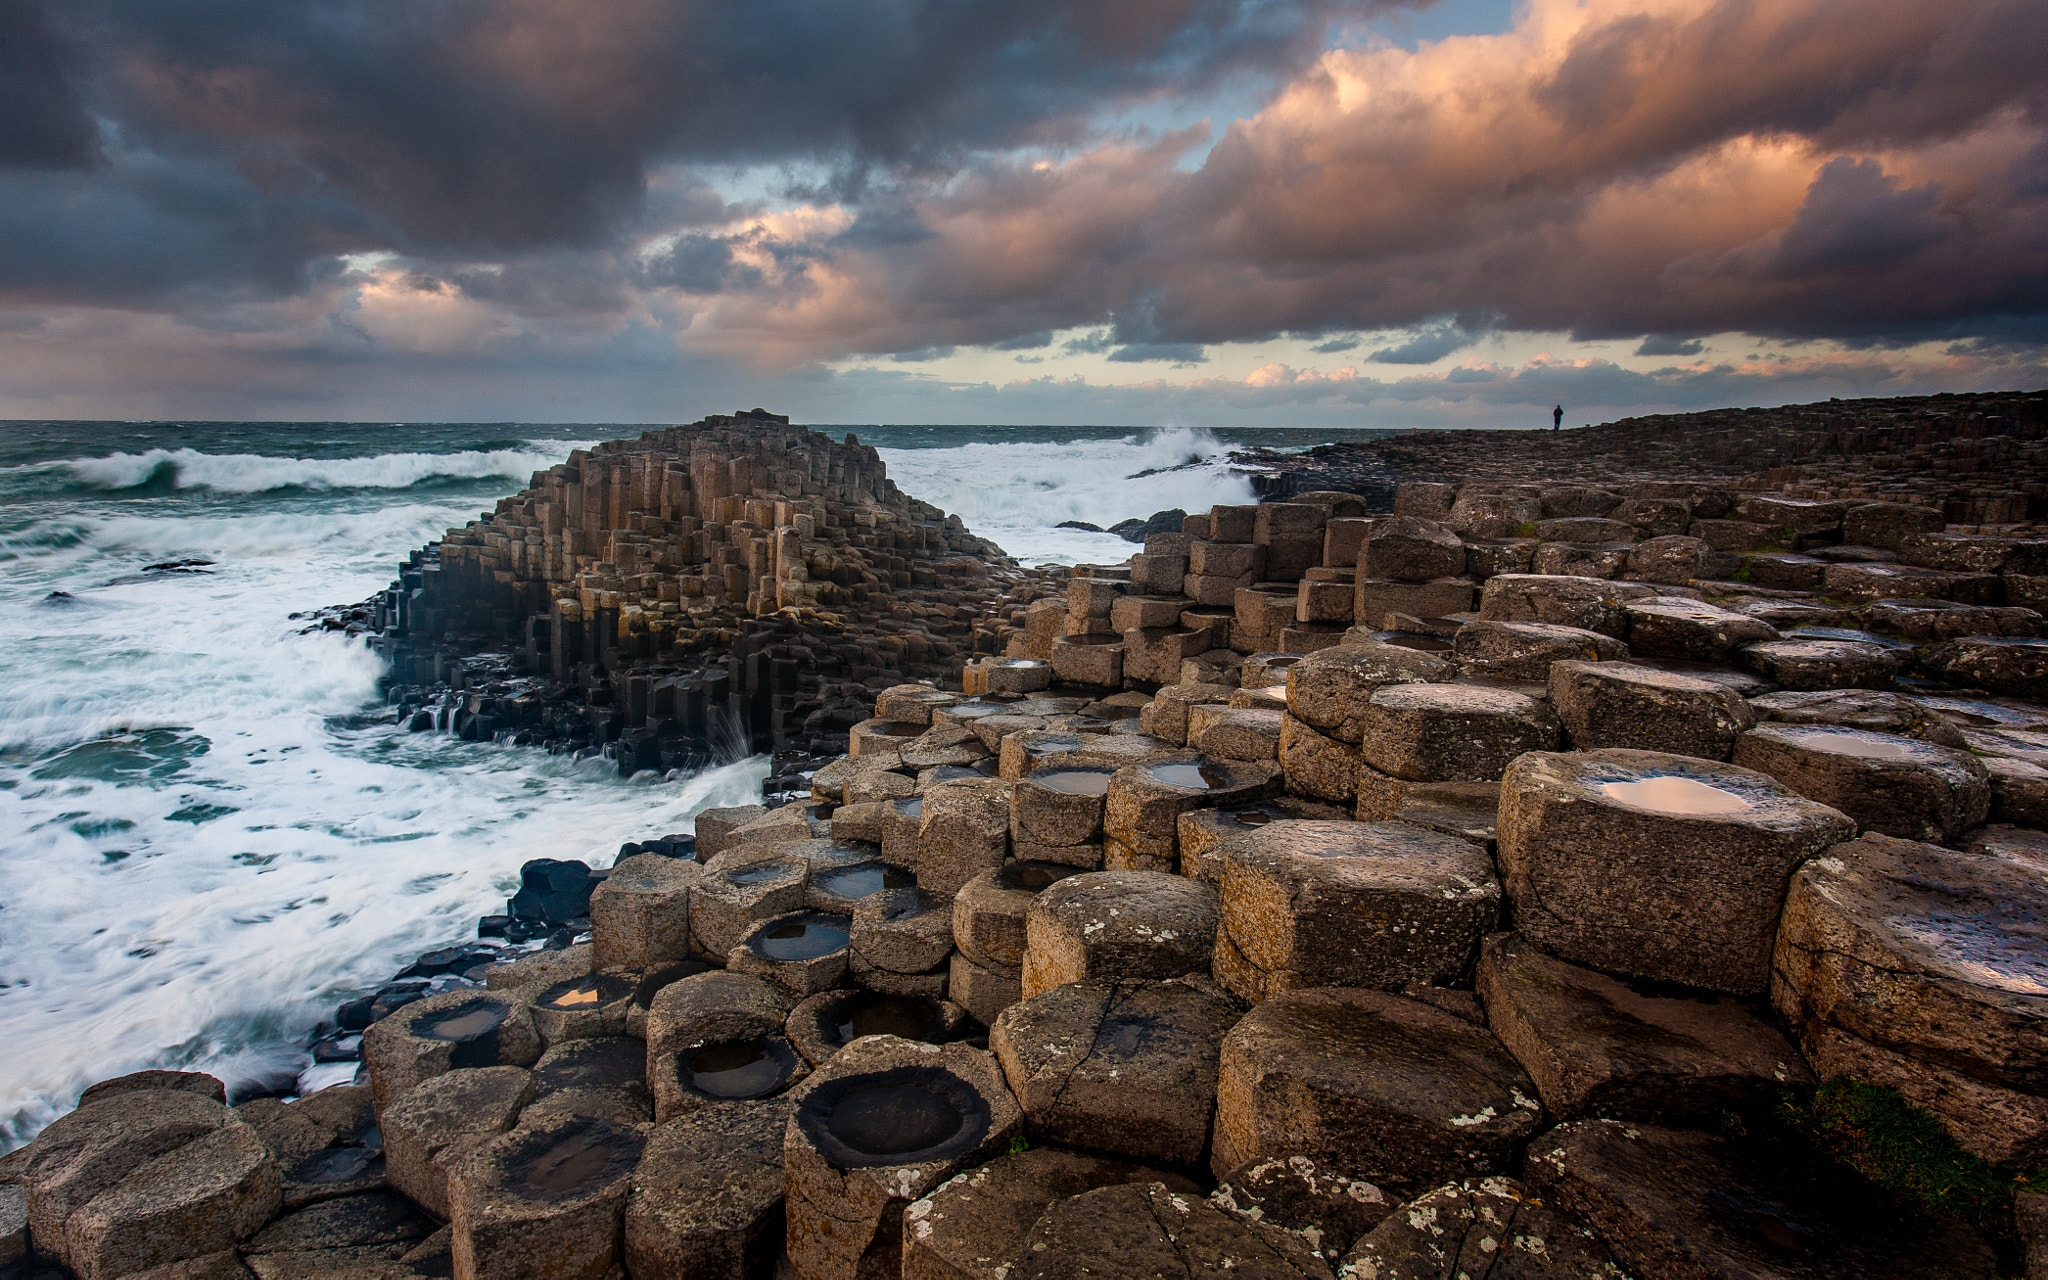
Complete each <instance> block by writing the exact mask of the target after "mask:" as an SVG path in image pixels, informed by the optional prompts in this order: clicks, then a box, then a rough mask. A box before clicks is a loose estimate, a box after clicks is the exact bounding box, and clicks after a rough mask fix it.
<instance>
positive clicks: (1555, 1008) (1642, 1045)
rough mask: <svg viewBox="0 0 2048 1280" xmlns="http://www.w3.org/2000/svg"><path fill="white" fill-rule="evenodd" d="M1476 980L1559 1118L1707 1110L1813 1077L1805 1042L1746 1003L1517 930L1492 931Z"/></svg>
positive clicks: (1661, 1117)
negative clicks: (1566, 954)
mask: <svg viewBox="0 0 2048 1280" xmlns="http://www.w3.org/2000/svg"><path fill="white" fill-rule="evenodd" d="M1477 986H1478V989H1479V997H1480V999H1482V1000H1483V1001H1485V1002H1486V1021H1487V1025H1488V1026H1490V1027H1492V1028H1493V1033H1494V1034H1495V1035H1497V1036H1499V1037H1500V1039H1501V1043H1503V1044H1505V1045H1506V1046H1507V1047H1508V1052H1510V1053H1512V1054H1514V1055H1515V1059H1516V1060H1517V1061H1518V1062H1520V1063H1521V1064H1522V1068H1523V1069H1524V1070H1525V1071H1527V1072H1528V1073H1529V1076H1530V1078H1531V1079H1533V1080H1534V1081H1535V1082H1536V1088H1537V1089H1538V1090H1540V1091H1541V1093H1542V1096H1543V1105H1544V1107H1545V1108H1546V1109H1547V1110H1548V1111H1549V1112H1550V1114H1551V1115H1552V1116H1553V1117H1555V1118H1557V1119H1562V1120H1571V1119H1576V1118H1577V1117H1579V1116H1587V1115H1594V1116H1610V1117H1613V1118H1615V1119H1618V1120H1647V1121H1651V1122H1654V1123H1664V1124H1682V1123H1686V1122H1698V1121H1703V1120H1709V1119H1711V1118H1712V1117H1714V1116H1716V1115H1718V1114H1720V1113H1722V1112H1724V1111H1740V1110H1742V1109H1744V1108H1745V1107H1748V1106H1749V1105H1751V1104H1754V1103H1759V1102H1764V1101H1767V1100H1769V1099H1770V1098H1773V1097H1775V1096H1777V1093H1778V1091H1779V1090H1781V1089H1785V1088H1788V1087H1789V1088H1800V1087H1805V1086H1809V1085H1811V1084H1812V1083H1813V1075H1812V1073H1811V1072H1809V1071H1808V1070H1807V1069H1806V1064H1805V1062H1804V1061H1802V1060H1801V1059H1800V1057H1799V1052H1798V1050H1796V1049H1794V1048H1793V1047H1792V1045H1791V1043H1790V1042H1789V1041H1787V1040H1786V1039H1785V1037H1784V1036H1783V1035H1782V1034H1781V1033H1780V1032H1779V1031H1778V1029H1777V1028H1776V1027H1774V1026H1772V1025H1771V1024H1770V1023H1768V1022H1765V1021H1764V1020H1763V1019H1761V1018H1759V1017H1757V1016H1756V1014H1755V1013H1753V1012H1751V1011H1750V1010H1749V1009H1748V1008H1746V1007H1744V1006H1742V1005H1739V1004H1735V1003H1732V1002H1730V1001H1726V1000H1697V999H1686V998H1682V997H1673V996H1669V995H1659V994H1654V993H1650V992H1644V991H1639V990H1637V989H1635V988H1634V987H1631V986H1629V985H1628V984H1627V983H1624V982H1621V981H1619V980H1618V979H1615V978H1610V977H1608V976H1606V975H1605V974H1600V973H1595V972H1593V971H1592V970H1590V969H1581V968H1579V967H1578V966H1577V965H1570V964H1566V963H1565V962H1564V961H1562V960H1558V959H1556V958H1554V957H1551V956H1547V955H1545V954H1543V952H1541V951H1539V950H1537V949H1536V948H1535V947H1533V946H1531V945H1529V943H1528V942H1527V941H1525V940H1524V939H1523V938H1521V937H1520V936H1519V935H1517V934H1512V933H1503V934H1496V935H1494V936H1493V937H1491V938H1488V939H1487V940H1486V943H1485V946H1484V947H1483V948H1482V949H1481V951H1480V958H1479V975H1478V982H1477Z"/></svg>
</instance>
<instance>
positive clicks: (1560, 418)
mask: <svg viewBox="0 0 2048 1280" xmlns="http://www.w3.org/2000/svg"><path fill="white" fill-rule="evenodd" d="M1563 425H1564V406H1563V405H1559V406H1557V408H1555V409H1552V410H1551V411H1550V429H1551V430H1552V431H1555V430H1557V429H1558V428H1559V427H1561V426H1563Z"/></svg>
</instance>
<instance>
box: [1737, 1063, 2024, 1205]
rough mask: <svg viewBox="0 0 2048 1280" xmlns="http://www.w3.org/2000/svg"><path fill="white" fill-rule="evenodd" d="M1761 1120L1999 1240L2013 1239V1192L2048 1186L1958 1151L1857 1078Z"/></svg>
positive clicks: (1909, 1110)
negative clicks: (2000, 1169) (1768, 1119)
mask: <svg viewBox="0 0 2048 1280" xmlns="http://www.w3.org/2000/svg"><path fill="white" fill-rule="evenodd" d="M1767 1123H1768V1124H1770V1126H1771V1127H1774V1128H1777V1129H1778V1130H1779V1131H1780V1132H1781V1133H1782V1134H1783V1136H1785V1137H1788V1138H1791V1139H1793V1140H1795V1141H1796V1142H1797V1143H1799V1144H1800V1145H1803V1146H1805V1147H1807V1148H1808V1149H1809V1150H1810V1151H1812V1152H1813V1153H1814V1154H1816V1155H1819V1156H1822V1157H1824V1158H1826V1159H1828V1160H1830V1161H1832V1162H1833V1163H1835V1164H1837V1165H1840V1166H1843V1167H1845V1168H1848V1169H1851V1170H1853V1171H1854V1172H1856V1173H1857V1174H1859V1175H1861V1176H1862V1177H1863V1178H1864V1179H1865V1180H1866V1181H1868V1182H1871V1183H1873V1184H1875V1185H1876V1186H1878V1187H1881V1188H1883V1189H1884V1190H1886V1191H1889V1192H1890V1193H1892V1194H1893V1195H1894V1196H1897V1197H1898V1198H1899V1199H1901V1200H1904V1201H1906V1202H1908V1203H1911V1204H1916V1205H1919V1206H1921V1207H1922V1208H1925V1209H1928V1210H1931V1211H1934V1212H1937V1213H1946V1214H1951V1215H1953V1216H1955V1217H1958V1218H1961V1219H1962V1220H1963V1221H1965V1222H1967V1223H1969V1224H1970V1225H1971V1226H1973V1227H1975V1228H1976V1229H1977V1230H1979V1231H1981V1232H1983V1233H1984V1234H1985V1235H1986V1236H1988V1237H1990V1238H1991V1239H1993V1240H1996V1241H2000V1242H2010V1240H2011V1238H2012V1232H2013V1221H2012V1212H2013V1211H2012V1201H2013V1195H2014V1193H2015V1192H2018V1191H2022V1190H2026V1189H2028V1188H2029V1187H2048V1170H2033V1171H2030V1172H2022V1173H2018V1174H2013V1173H2010V1172H2001V1171H1999V1170H1996V1169H1994V1168H1992V1167H1991V1166H1990V1165H1988V1164H1986V1163H1985V1162H1984V1161H1982V1160H1980V1159H1978V1158H1977V1157H1976V1156H1973V1155H1971V1154H1969V1153H1968V1152H1966V1151H1964V1150H1963V1149H1962V1148H1960V1147H1958V1146H1957V1145H1956V1143H1955V1139H1953V1138H1951V1137H1949V1135H1948V1133H1947V1131H1946V1130H1944V1129H1943V1128H1942V1127H1941V1125H1940V1123H1939V1122H1938V1121H1936V1120H1935V1118H1934V1117H1933V1116H1931V1115H1928V1114H1927V1113H1926V1112H1925V1111H1922V1110H1920V1109H1919V1108H1918V1107H1915V1106H1914V1105H1912V1104H1911V1103H1909V1102H1907V1101H1906V1100H1905V1099H1904V1098H1902V1097H1900V1096H1899V1095H1898V1094H1897V1093H1896V1092H1894V1091H1892V1090H1890V1089H1887V1088H1884V1087H1883V1086H1881V1085H1874V1084H1870V1083H1868V1082H1866V1081H1862V1080H1851V1079H1836V1080H1830V1081H1828V1082H1827V1083H1826V1084H1824V1085H1822V1086H1821V1087H1820V1088H1819V1089H1817V1090H1815V1091H1814V1092H1813V1093H1812V1094H1809V1095H1805V1096H1795V1095H1788V1096H1787V1097H1786V1098H1785V1099H1784V1100H1783V1101H1781V1102H1780V1103H1779V1106H1778V1109H1777V1113H1776V1115H1775V1116H1773V1117H1772V1118H1771V1120H1770V1121H1769V1122H1767Z"/></svg>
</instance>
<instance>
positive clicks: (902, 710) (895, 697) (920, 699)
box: [875, 684, 960, 727]
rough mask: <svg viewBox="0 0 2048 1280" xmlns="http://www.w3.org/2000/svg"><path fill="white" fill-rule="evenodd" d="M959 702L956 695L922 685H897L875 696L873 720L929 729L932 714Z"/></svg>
mask: <svg viewBox="0 0 2048 1280" xmlns="http://www.w3.org/2000/svg"><path fill="white" fill-rule="evenodd" d="M958 701H960V695H959V694H957V693H948V692H946V691H945V690H944V689H934V688H932V687H931V686H930V685H923V684H899V685H895V686H893V687H891V688H887V689H884V690H882V691H881V692H880V693H879V694H876V695H875V718H876V719H878V720H896V721H900V722H902V723H904V724H921V725H924V726H926V727H929V726H930V725H931V722H932V712H934V711H936V710H938V709H940V708H941V707H950V706H952V705H953V704H954V703H956V702H958Z"/></svg>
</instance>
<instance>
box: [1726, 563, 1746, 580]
mask: <svg viewBox="0 0 2048 1280" xmlns="http://www.w3.org/2000/svg"><path fill="white" fill-rule="evenodd" d="M1728 580H1729V581H1730V582H1748V581H1749V561H1747V560H1744V561H1743V562H1742V567H1741V568H1740V569H1737V570H1736V571H1735V572H1734V573H1732V574H1730V575H1729V577H1728Z"/></svg>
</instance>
